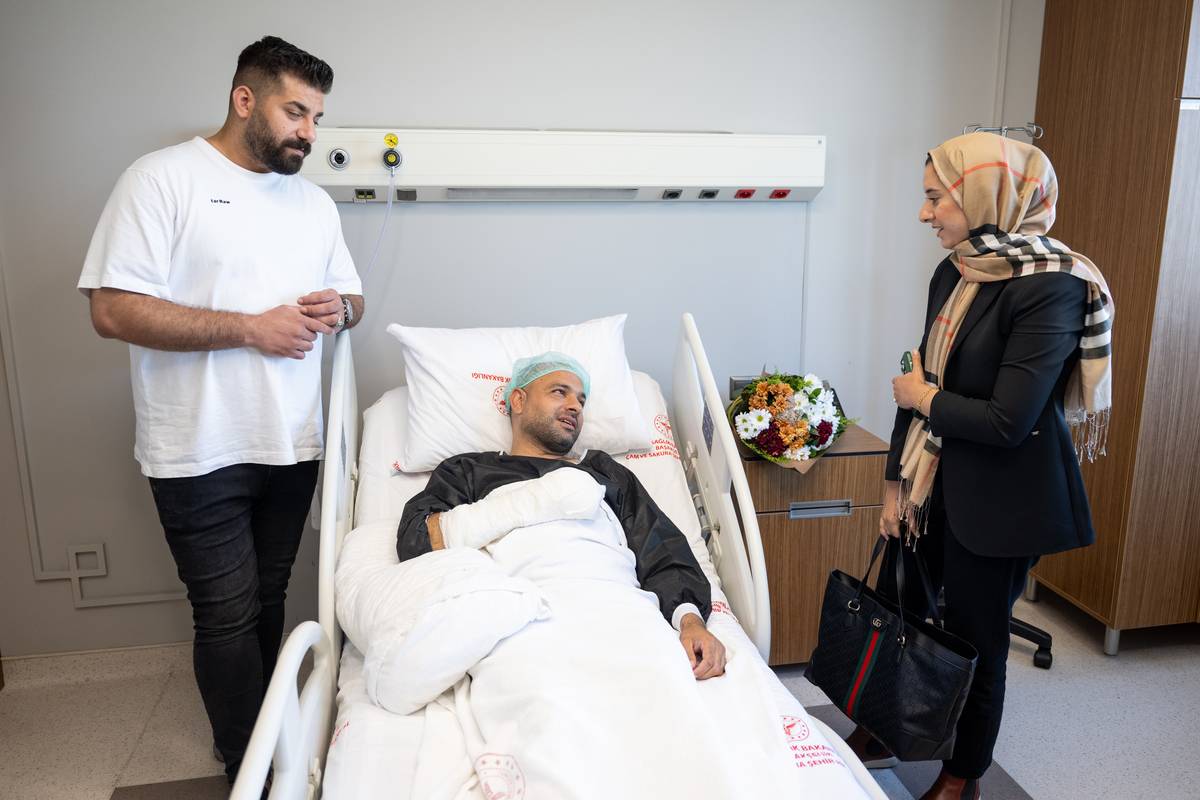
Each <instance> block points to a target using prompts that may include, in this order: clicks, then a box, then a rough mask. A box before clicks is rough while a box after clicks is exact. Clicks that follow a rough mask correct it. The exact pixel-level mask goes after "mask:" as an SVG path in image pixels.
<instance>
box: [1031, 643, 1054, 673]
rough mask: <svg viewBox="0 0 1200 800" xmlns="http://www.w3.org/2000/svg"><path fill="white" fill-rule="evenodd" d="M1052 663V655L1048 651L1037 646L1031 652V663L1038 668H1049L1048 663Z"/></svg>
mask: <svg viewBox="0 0 1200 800" xmlns="http://www.w3.org/2000/svg"><path fill="white" fill-rule="evenodd" d="M1053 663H1054V655H1053V654H1052V653H1051V652H1050V651H1049V650H1045V649H1042V648H1039V649H1038V650H1037V652H1035V653H1034V654H1033V665H1034V666H1035V667H1038V668H1040V669H1050V665H1051V664H1053Z"/></svg>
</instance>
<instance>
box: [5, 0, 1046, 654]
mask: <svg viewBox="0 0 1200 800" xmlns="http://www.w3.org/2000/svg"><path fill="white" fill-rule="evenodd" d="M0 14H2V17H0V108H4V109H5V111H6V112H7V113H6V114H5V118H6V119H5V125H4V129H3V133H0V139H2V146H0V180H2V181H3V183H2V185H0V273H2V277H3V280H4V284H3V285H4V286H5V287H6V289H7V292H6V296H5V298H0V299H4V303H3V304H0V338H2V341H3V344H4V349H3V355H4V356H5V357H6V359H5V364H4V366H5V369H6V370H7V372H8V376H9V378H10V380H9V386H10V388H11V389H14V390H15V391H12V392H10V394H11V397H10V398H3V397H0V412H7V411H8V410H9V409H7V408H5V406H4V403H5V401H6V400H8V401H9V402H11V404H12V406H13V410H14V413H15V415H16V418H15V423H14V426H12V428H8V427H7V414H5V416H4V418H0V502H2V503H3V507H2V510H3V513H2V514H0V524H2V525H3V529H2V530H0V649H2V650H3V651H4V653H5V655H18V654H23V653H34V652H46V651H57V650H75V649H86V648H97V647H111V646H121V645H132V644H140V643H150V642H162V641H173V640H181V639H186V638H188V637H189V636H190V622H189V614H188V611H187V607H186V605H185V604H184V603H183V602H180V601H171V602H159V603H142V604H131V605H118V606H112V607H102V608H88V609H77V608H75V607H74V605H73V602H72V594H71V588H70V584H69V582H67V581H64V580H53V581H41V582H35V581H34V580H33V571H32V568H31V554H30V547H29V544H28V542H29V537H28V535H27V533H28V531H29V530H31V529H32V530H34V531H35V533H36V539H35V541H36V542H37V544H38V547H39V548H40V552H41V555H40V556H35V558H43V559H44V566H45V568H46V569H49V570H62V569H65V568H66V566H67V564H66V550H65V548H66V546H67V545H69V544H86V543H98V542H103V543H104V545H105V552H106V556H107V561H108V569H109V574H108V575H107V576H106V577H102V578H90V579H84V580H83V581H82V586H83V594H84V596H85V597H88V598H119V597H121V596H124V595H128V594H143V593H155V592H171V591H178V589H179V584H178V581H177V580H176V578H175V577H174V567H173V564H172V562H171V559H170V556H169V554H168V552H167V548H166V546H165V544H164V543H163V542H162V536H161V532H160V530H159V529H158V526H157V524H156V517H155V514H154V509H153V505H152V503H151V499H150V493H149V491H148V488H147V486H146V483H145V481H144V479H142V478H141V477H140V475H139V473H138V469H137V466H136V464H135V463H134V462H133V459H132V455H131V453H132V437H133V415H132V407H131V398H130V388H129V371H128V359H127V353H126V349H125V347H124V346H122V345H120V344H118V343H115V342H107V341H102V340H100V339H98V338H97V337H96V336H95V334H94V333H93V332H92V331H91V328H90V325H89V322H88V318H87V314H86V305H85V302H84V300H83V299H82V298H81V297H80V296H79V295H78V293H77V292H76V291H75V289H74V288H73V287H74V283H75V281H76V279H77V277H78V273H79V268H80V265H81V262H82V259H83V255H84V252H85V250H86V247H87V243H88V240H89V237H90V235H91V232H92V228H93V226H94V224H95V221H96V218H97V216H98V215H99V212H100V209H101V207H102V205H103V203H104V200H105V198H106V197H107V195H108V192H109V191H110V189H111V187H112V184H113V181H114V180H115V179H116V177H117V175H118V173H119V172H120V171H121V169H123V168H124V167H125V166H126V165H128V164H129V163H130V162H131V161H132V160H133V159H135V158H137V157H138V156H139V155H141V154H142V153H145V152H147V151H150V150H153V149H157V148H160V147H163V146H166V145H169V144H172V143H175V142H177V141H180V140H181V139H184V138H186V137H189V136H191V135H194V134H196V133H208V132H211V131H212V130H214V129H215V128H216V127H217V126H218V125H219V123H220V121H221V119H222V117H223V113H224V107H225V96H226V92H227V90H228V83H229V78H230V75H231V72H232V65H233V63H234V60H235V58H236V55H237V52H238V51H239V49H240V48H241V47H242V46H243V45H245V44H246V43H248V42H249V41H251V40H252V39H254V38H256V37H258V36H259V35H262V34H265V33H275V34H278V35H281V36H283V37H285V38H287V39H290V40H292V41H294V42H295V43H297V44H299V45H301V46H303V47H305V48H307V49H309V50H311V51H312V52H314V53H317V54H319V55H320V56H322V57H323V58H325V59H326V60H328V61H329V62H330V63H331V64H332V65H333V66H334V68H335V70H336V72H337V80H336V83H335V88H334V92H333V94H332V95H331V96H330V97H329V99H328V101H327V115H326V120H325V124H326V125H372V126H397V127H400V126H450V127H460V126H461V127H497V128H501V127H525V128H583V129H648V130H732V131H737V132H765V133H813V134H822V135H825V136H827V137H828V168H827V187H826V189H825V190H824V191H823V192H822V193H821V195H820V196H819V197H818V198H817V199H816V201H815V202H813V203H812V204H811V206H809V207H807V208H806V207H805V206H803V205H790V206H778V207H765V208H764V207H760V206H756V207H749V206H744V207H742V206H730V205H719V206H718V205H713V206H704V207H697V206H694V205H683V204H681V205H677V206H668V205H658V204H640V205H620V204H613V205H537V206H505V205H462V206H453V207H451V206H434V205H430V206H423V207H422V206H418V207H405V208H398V209H397V210H396V211H395V212H394V215H393V218H392V222H391V227H390V229H389V232H388V236H387V239H386V240H385V243H384V246H383V248H382V257H381V259H380V264H379V265H378V266H377V268H376V270H375V272H374V274H373V275H371V276H370V279H369V281H368V285H367V294H368V304H369V306H368V307H369V318H368V321H367V322H366V323H365V325H364V327H363V328H361V329H359V330H357V331H355V333H354V337H355V348H356V350H357V353H358V357H359V358H358V369H359V376H360V397H362V399H363V401H364V403H369V402H371V401H372V400H374V399H375V398H376V397H377V396H378V395H379V393H380V392H381V391H383V390H384V389H385V388H387V387H388V386H391V385H394V384H395V383H397V382H399V378H400V375H401V369H400V364H399V362H398V359H397V356H396V348H395V347H394V346H392V342H391V340H390V339H389V338H388V337H386V335H385V334H384V333H383V328H384V327H385V323H387V322H391V321H404V322H408V323H411V324H420V325H445V326H469V325H504V324H528V323H541V324H557V323H567V322H572V321H578V320H582V319H586V318H589V317H592V316H596V315H600V314H609V313H615V312H619V311H626V312H628V313H629V314H630V320H629V325H628V345H629V353H630V358H631V360H632V362H633V363H634V364H635V365H636V366H637V367H638V368H641V369H645V370H647V371H649V372H651V373H652V374H654V375H655V376H656V377H657V378H658V379H659V380H660V381H663V382H668V381H669V376H670V371H669V370H670V359H671V354H672V351H673V348H674V340H675V335H676V330H677V324H678V323H677V320H678V316H679V314H680V313H681V312H683V311H685V310H686V311H692V312H693V313H694V314H695V315H696V318H697V320H698V322H699V325H700V330H701V333H702V334H703V336H704V338H705V342H706V345H707V347H708V349H709V353H710V356H711V359H712V361H713V367H714V370H715V372H716V374H717V376H718V380H721V381H723V380H724V377H725V376H727V375H729V374H734V373H745V372H752V371H755V370H757V369H759V368H760V367H762V366H763V365H764V363H765V364H766V365H767V366H769V367H770V366H777V367H779V368H781V369H789V370H799V369H803V370H812V371H816V372H818V373H820V374H821V375H823V376H824V377H826V378H828V379H829V380H830V381H832V382H833V383H834V385H836V386H837V387H838V389H839V390H840V393H841V395H842V397H843V400H844V403H845V405H846V407H847V409H848V410H849V412H850V413H851V414H852V415H854V416H858V417H860V418H862V420H863V423H864V424H865V425H866V426H867V427H868V428H869V429H871V430H873V431H875V432H877V433H880V434H885V433H886V432H887V430H888V428H889V427H890V416H891V401H890V391H889V387H888V380H889V378H890V377H891V376H892V374H893V372H894V366H895V363H896V361H897V358H898V355H899V352H900V351H901V350H902V349H903V348H904V347H906V346H909V345H911V344H913V343H915V341H916V339H917V337H918V335H919V327H920V322H921V315H922V309H923V306H924V298H925V284H926V281H927V278H928V275H929V273H930V271H931V268H932V267H933V265H934V264H935V263H936V262H937V260H938V259H939V258H940V251H939V250H938V248H937V246H936V243H935V241H934V239H933V237H932V236H931V235H930V234H929V233H928V231H927V230H925V229H924V228H923V227H922V226H920V225H918V224H917V222H916V213H917V206H918V203H919V202H920V198H921V192H920V186H919V181H920V175H921V163H922V155H923V153H924V151H925V150H926V149H928V148H929V147H931V146H933V145H935V144H937V143H938V142H939V141H941V140H942V139H944V138H947V137H949V136H951V135H954V134H956V133H958V132H959V131H960V130H961V127H962V126H963V124H965V123H968V122H990V121H993V120H996V119H1000V118H1001V117H1003V118H1004V119H1005V120H1008V121H1017V122H1024V121H1026V120H1027V119H1029V118H1030V117H1031V115H1032V112H1033V106H1034V94H1035V91H1036V81H1037V62H1038V55H1039V49H1040V40H1041V18H1042V0H986V1H985V0H977V2H971V3H963V2H958V0H941V1H940V2H935V0H912V1H911V2H907V3H894V2H883V1H882V0H880V1H879V2H859V3H829V2H823V0H806V1H805V2H799V1H798V0H776V1H775V2H771V1H770V0H749V1H747V2H740V3H728V2H696V0H669V1H664V2H632V0H613V1H612V2H608V3H589V4H583V3H572V2H561V1H560V2H508V3H474V4H452V3H444V2H441V3H439V2H432V1H431V0H423V1H419V2H418V1H414V0H408V1H404V2H374V1H372V0H357V1H356V2H345V3H340V4H331V3H320V2H312V0H292V2H287V3H283V2H271V3H267V2H256V3H247V2H244V0H240V1H239V2H232V1H231V0H212V1H210V2H205V3H202V4H197V3H178V2H177V3H164V2H151V0H144V1H143V2H137V1H136V0H119V1H118V0H109V1H108V2H91V3H81V2H62V0H45V1H43V2H19V1H15V0H0ZM389 21H390V22H389ZM382 216H383V210H382V208H381V207H370V208H365V207H349V208H344V209H343V222H344V229H345V232H346V237H347V241H348V242H349V244H350V247H351V250H352V252H353V253H354V254H355V255H356V257H358V258H359V259H365V258H366V256H367V255H368V251H369V249H370V246H371V244H372V243H373V240H374V236H375V234H376V232H377V231H378V226H379V224H380V222H381V221H382ZM806 258H807V264H808V276H809V280H810V292H809V303H810V306H809V313H808V318H807V319H801V318H800V316H801V315H800V313H799V307H800V302H799V292H798V290H797V289H798V283H797V277H798V275H799V273H800V271H801V269H802V267H803V265H804V263H805V260H806ZM362 266H365V265H362ZM737 273H752V274H754V275H756V276H758V279H759V281H760V282H761V284H762V286H763V290H762V292H761V293H758V294H755V293H751V292H746V291H744V290H740V289H736V288H734V280H733V277H734V275H735V274H737ZM789 286H793V287H796V289H793V290H791V291H789V290H788V289H787V288H786V287H789ZM801 326H803V328H804V330H806V331H807V347H806V352H805V353H802V352H801V350H800V344H799V343H800V339H801V330H802V329H801ZM2 394H3V393H2V392H0V395H2ZM19 441H23V442H24V443H25V445H26V449H25V451H24V452H25V455H26V457H27V465H26V473H25V474H26V475H27V478H28V482H27V487H28V488H29V489H30V490H31V494H26V495H22V493H21V483H22V481H21V474H22V471H21V469H19V468H18V464H19V461H18V458H17V454H16V452H15V448H16V444H17V442H19ZM26 507H28V508H29V510H30V511H31V512H32V513H30V514H29V515H28V518H27V516H26V515H25V514H24V512H23V509H24V508H26ZM34 525H36V528H33V526H34ZM314 544H315V543H314V541H313V535H312V532H311V531H310V532H309V534H308V538H307V540H306V542H305V545H304V547H303V548H302V551H301V555H300V558H299V561H298V564H297V569H296V574H295V577H294V579H293V582H292V592H291V600H290V602H289V615H290V617H291V619H292V620H293V621H295V620H298V619H302V618H305V617H312V616H314V615H315V609H316V604H315V577H314V576H315V567H314V563H315V557H316V553H315V546H314ZM82 566H85V567H86V566H88V564H86V563H85V564H83V565H82Z"/></svg>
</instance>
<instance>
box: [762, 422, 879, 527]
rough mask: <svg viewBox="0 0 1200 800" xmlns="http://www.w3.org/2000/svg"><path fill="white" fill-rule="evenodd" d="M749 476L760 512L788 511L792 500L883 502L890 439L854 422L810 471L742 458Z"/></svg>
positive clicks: (869, 504)
mask: <svg viewBox="0 0 1200 800" xmlns="http://www.w3.org/2000/svg"><path fill="white" fill-rule="evenodd" d="M742 465H743V466H744V467H745V468H746V480H747V481H748V482H749V483H750V494H751V495H752V496H753V497H754V510H755V511H757V512H758V513H760V514H769V513H772V512H778V511H788V510H789V509H790V508H791V504H792V503H806V504H811V503H813V502H817V501H833V502H836V501H841V500H849V501H850V506H851V507H852V508H853V507H858V506H877V505H880V504H882V503H883V471H884V469H885V468H886V466H887V443H886V442H884V441H883V440H882V439H880V438H879V437H877V436H875V435H874V434H872V433H870V432H868V431H866V430H864V429H863V428H860V427H858V426H857V425H854V426H851V427H850V429H849V430H847V431H846V433H845V434H843V435H842V437H841V438H840V439H838V441H837V443H836V444H834V445H833V447H831V448H829V451H828V452H827V453H826V454H825V455H823V456H821V458H820V459H818V460H817V463H816V464H814V465H813V467H812V469H810V470H809V471H808V474H807V475H802V474H800V473H799V472H798V471H796V470H794V469H787V468H786V467H780V466H778V465H776V464H772V463H771V462H770V461H764V460H762V459H746V460H743V461H742Z"/></svg>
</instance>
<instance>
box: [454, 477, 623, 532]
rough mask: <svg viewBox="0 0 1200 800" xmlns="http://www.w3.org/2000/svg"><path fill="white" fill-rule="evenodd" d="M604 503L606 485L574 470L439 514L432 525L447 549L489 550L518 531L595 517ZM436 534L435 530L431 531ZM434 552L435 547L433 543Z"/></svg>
mask: <svg viewBox="0 0 1200 800" xmlns="http://www.w3.org/2000/svg"><path fill="white" fill-rule="evenodd" d="M603 499H604V487H603V486H601V485H600V484H599V483H597V482H596V479H595V478H593V477H592V476H591V475H588V474H587V473H586V472H584V471H582V470H578V469H575V468H574V467H560V468H558V469H556V470H554V471H553V472H549V473H547V474H545V475H543V476H542V477H540V478H534V479H532V480H527V481H518V482H516V483H510V484H506V485H505V486H501V487H499V488H497V489H495V490H493V491H492V493H491V494H489V495H488V496H487V497H485V498H483V499H482V500H478V501H476V502H474V503H463V504H462V505H458V506H455V507H454V508H452V509H450V510H449V511H443V512H440V513H438V514H437V516H436V520H435V521H434V526H436V527H437V528H438V529H439V532H440V533H441V538H442V543H443V545H444V546H445V547H469V548H472V549H475V550H479V549H481V548H484V547H486V546H487V545H489V544H491V543H492V542H494V541H496V540H497V539H499V538H501V537H503V536H505V535H506V534H508V533H509V532H510V531H513V530H516V529H517V528H525V527H528V526H530V525H539V524H541V523H543V522H553V521H554V520H562V519H591V518H592V517H593V516H595V514H596V509H597V508H598V507H599V506H600V501H601V500H603ZM431 534H432V529H431ZM431 544H433V545H434V547H435V549H436V543H435V542H432V536H431Z"/></svg>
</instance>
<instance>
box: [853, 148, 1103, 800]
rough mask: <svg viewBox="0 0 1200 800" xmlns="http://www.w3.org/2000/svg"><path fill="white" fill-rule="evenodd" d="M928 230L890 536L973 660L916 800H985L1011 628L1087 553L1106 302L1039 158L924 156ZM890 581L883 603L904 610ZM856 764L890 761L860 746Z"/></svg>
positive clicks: (895, 441)
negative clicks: (928, 255)
mask: <svg viewBox="0 0 1200 800" xmlns="http://www.w3.org/2000/svg"><path fill="white" fill-rule="evenodd" d="M924 189H925V202H924V204H923V205H922V206H921V212H920V220H921V222H923V223H926V224H928V225H930V227H932V229H933V231H934V233H935V235H936V236H937V237H938V241H939V242H940V243H941V245H942V246H943V247H945V248H946V249H947V250H949V251H950V253H949V255H948V256H947V257H946V258H945V259H944V260H942V262H941V263H940V264H939V265H938V267H937V269H936V270H935V272H934V274H933V278H932V280H931V281H930V283H929V301H928V306H927V310H926V319H925V335H924V337H923V338H922V340H921V344H920V347H919V348H918V349H917V350H914V351H913V352H912V360H913V369H912V371H911V372H908V373H906V374H902V375H900V376H898V377H896V378H895V379H894V380H893V381H892V388H893V396H894V399H895V401H896V406H897V412H896V423H895V427H894V429H893V432H892V438H891V448H890V452H889V456H888V461H887V470H886V475H885V478H886V482H887V483H886V486H887V491H886V497H885V501H884V510H883V513H882V515H881V517H880V521H879V527H880V534H881V535H883V536H889V537H900V536H903V538H904V540H905V542H906V545H907V546H906V547H904V548H903V549H901V548H889V553H895V552H897V551H899V552H902V553H903V557H904V560H905V564H906V573H907V574H909V575H913V576H914V580H909V581H906V586H905V598H904V602H905V606H906V607H911V608H917V609H920V608H925V607H926V606H927V601H926V599H925V593H924V591H923V589H922V587H921V586H920V582H919V581H917V580H915V577H916V575H917V567H916V561H915V558H916V557H918V556H919V557H920V558H922V559H923V560H924V562H925V564H926V566H927V567H928V571H929V573H930V577H931V579H932V581H933V583H934V591H935V592H936V591H937V589H938V588H939V587H940V588H942V589H944V592H945V594H944V598H945V605H946V608H945V624H946V628H947V630H949V631H951V632H953V633H955V634H957V635H958V636H960V637H962V638H963V639H966V640H967V641H968V642H970V643H971V644H972V645H974V647H975V648H976V650H977V651H978V653H979V659H978V662H977V665H976V671H975V678H974V681H973V683H972V686H971V690H970V694H969V695H968V698H967V702H966V704H965V707H964V709H963V712H962V716H961V718H960V720H959V723H958V728H957V734H956V739H955V746H954V753H953V756H952V757H951V758H950V759H949V760H948V761H946V762H944V763H943V766H942V771H941V773H940V774H939V776H938V778H937V781H936V782H935V783H934V785H933V786H932V787H931V788H930V789H929V791H928V792H926V793H925V794H924V795H923V796H922V800H947V799H948V798H954V800H960V799H961V798H978V797H979V779H980V777H981V776H982V775H983V773H984V772H985V771H986V770H987V768H988V767H989V766H990V764H991V762H992V750H993V748H994V746H995V743H996V737H997V735H998V733H999V730H1000V719H1001V714H1002V712H1003V706H1004V684H1005V667H1006V661H1007V657H1008V647H1009V619H1010V617H1011V615H1012V608H1013V604H1014V603H1015V602H1016V599H1017V597H1018V596H1019V594H1020V592H1021V589H1022V587H1023V586H1024V583H1025V579H1026V576H1027V574H1028V572H1029V569H1030V568H1031V567H1032V566H1033V565H1034V564H1035V563H1036V562H1037V560H1038V558H1039V557H1040V556H1042V555H1046V554H1049V553H1057V552H1060V551H1063V550H1070V549H1072V548H1076V547H1084V546H1086V545H1089V544H1091V543H1092V542H1093V541H1094V539H1095V534H1094V532H1093V530H1092V523H1091V514H1090V511H1089V508H1088V500H1087V495H1086V494H1085V492H1084V487H1083V479H1082V475H1081V474H1080V469H1079V462H1080V460H1081V459H1082V458H1089V459H1091V458H1094V457H1095V456H1096V455H1097V454H1099V453H1103V450H1104V441H1105V434H1106V431H1107V425H1108V414H1109V407H1110V396H1111V391H1110V389H1111V374H1112V369H1111V327H1112V318H1113V302H1112V298H1111V296H1110V294H1109V291H1108V286H1107V284H1106V283H1105V281H1104V277H1103V276H1102V275H1101V274H1100V271H1099V269H1097V268H1096V265H1095V264H1093V263H1092V262H1091V261H1089V260H1088V259H1087V258H1085V257H1084V256H1082V255H1080V254H1079V253H1076V252H1074V251H1072V250H1071V249H1070V248H1069V247H1068V246H1067V245H1065V244H1063V243H1062V242H1059V241H1057V240H1055V239H1052V238H1050V237H1048V236H1047V235H1046V232H1047V231H1048V230H1049V229H1050V226H1051V225H1052V224H1053V222H1054V214H1055V210H1054V209H1055V203H1056V201H1057V199H1058V184H1057V181H1056V179H1055V176H1054V169H1053V167H1052V166H1051V165H1050V161H1049V160H1048V159H1047V158H1046V155H1045V154H1044V153H1043V152H1042V151H1041V150H1039V149H1038V148H1036V147H1034V146H1032V145H1028V144H1025V143H1023V142H1019V141H1015V140H1012V139H1006V138H1004V137H1001V136H996V135H995V134H990V133H971V134H966V135H964V136H959V137H955V138H953V139H951V140H949V141H947V142H945V143H944V144H942V145H941V146H939V147H938V148H936V149H934V150H932V151H930V152H929V155H928V158H927V160H926V165H925V177H924ZM893 574H894V573H893V571H892V565H891V564H890V563H885V564H884V568H883V572H882V575H884V576H886V577H885V578H884V579H883V580H881V587H882V588H883V591H884V592H885V593H889V594H892V595H893V596H894V595H895V585H894V578H893V577H892V576H893ZM850 742H851V745H852V746H853V747H854V748H855V750H856V752H858V753H859V755H860V756H862V757H863V759H864V761H876V762H886V760H888V759H889V758H890V756H891V754H890V753H888V752H887V751H886V749H885V748H884V747H883V746H882V745H881V744H880V743H879V742H876V741H874V740H873V739H871V737H870V736H869V735H868V734H866V732H865V731H862V730H859V731H856V732H855V734H854V735H852V737H851V740H850Z"/></svg>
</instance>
